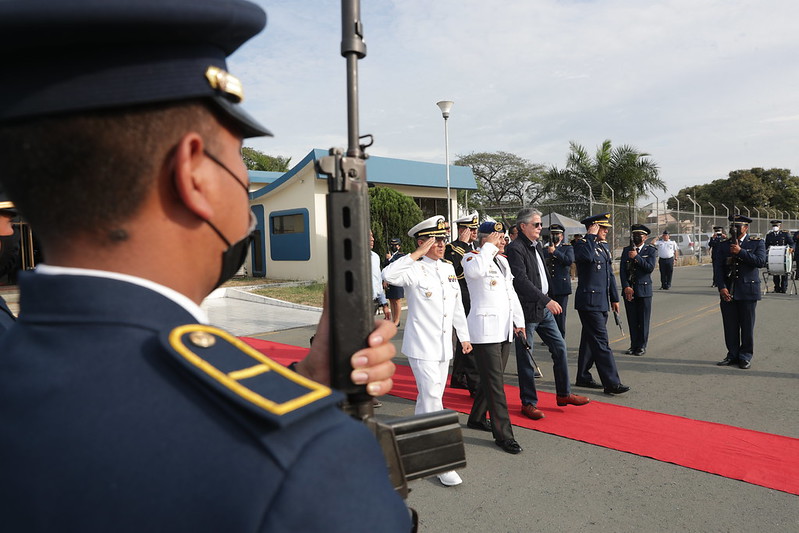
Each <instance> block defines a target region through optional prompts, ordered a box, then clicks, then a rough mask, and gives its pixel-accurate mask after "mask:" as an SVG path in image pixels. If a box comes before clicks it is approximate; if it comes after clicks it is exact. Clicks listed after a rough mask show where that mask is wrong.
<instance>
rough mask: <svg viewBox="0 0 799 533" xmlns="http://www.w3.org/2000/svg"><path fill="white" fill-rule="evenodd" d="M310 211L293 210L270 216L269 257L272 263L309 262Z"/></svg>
mask: <svg viewBox="0 0 799 533" xmlns="http://www.w3.org/2000/svg"><path fill="white" fill-rule="evenodd" d="M308 228H309V223H308V210H307V209H291V210H288V211H274V212H272V213H270V214H269V252H270V253H269V257H270V258H271V259H272V261H308V260H309V259H310V258H311V236H310V234H309V233H308Z"/></svg>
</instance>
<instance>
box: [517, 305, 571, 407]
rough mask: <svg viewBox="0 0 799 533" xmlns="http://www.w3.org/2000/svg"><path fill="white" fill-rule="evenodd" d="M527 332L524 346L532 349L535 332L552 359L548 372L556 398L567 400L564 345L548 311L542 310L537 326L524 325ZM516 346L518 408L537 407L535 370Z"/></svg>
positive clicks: (567, 366)
mask: <svg viewBox="0 0 799 533" xmlns="http://www.w3.org/2000/svg"><path fill="white" fill-rule="evenodd" d="M525 330H526V332H527V344H529V345H530V348H531V349H532V347H533V345H534V341H533V333H535V332H536V331H537V332H538V335H539V336H540V337H541V340H543V341H544V343H545V344H546V345H547V347H549V353H550V354H551V355H552V368H553V370H554V372H555V391H556V392H557V395H558V396H567V395H569V394H570V393H571V387H570V385H569V365H568V362H567V361H566V341H565V340H563V337H562V336H561V334H560V330H559V329H558V325H557V323H556V322H555V315H553V314H552V313H551V312H550V310H549V309H544V318H543V319H542V320H541V322H528V323H527V324H525ZM515 345H516V368H517V371H518V374H519V396H520V398H521V400H522V405H536V404H538V394H537V393H536V390H535V370H534V369H533V364H532V361H530V358H529V357H528V356H527V350H526V349H525V348H524V345H523V344H522V343H521V342H519V340H518V339H517V340H516V341H515Z"/></svg>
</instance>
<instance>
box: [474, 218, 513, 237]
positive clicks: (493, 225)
mask: <svg viewBox="0 0 799 533" xmlns="http://www.w3.org/2000/svg"><path fill="white" fill-rule="evenodd" d="M505 229H506V228H505V224H503V223H502V222H494V221H491V220H487V221H485V222H483V223H482V224H480V227H479V228H477V233H486V234H487V233H494V232H498V233H505Z"/></svg>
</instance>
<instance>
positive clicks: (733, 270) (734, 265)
mask: <svg viewBox="0 0 799 533" xmlns="http://www.w3.org/2000/svg"><path fill="white" fill-rule="evenodd" d="M732 214H733V220H732V223H731V224H730V243H731V244H732V243H735V244H738V239H739V235H738V227H737V226H736V225H735V198H733V200H732ZM727 261H729V263H728V264H729V265H730V271H729V273H728V274H727V290H728V291H729V292H730V298H733V297H734V296H735V280H737V279H738V256H737V255H736V256H734V257H733V255H732V253H730V257H729V258H727Z"/></svg>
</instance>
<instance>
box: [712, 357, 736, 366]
mask: <svg viewBox="0 0 799 533" xmlns="http://www.w3.org/2000/svg"><path fill="white" fill-rule="evenodd" d="M735 362H737V361H736V360H735V359H733V358H732V357H725V358H724V359H722V360H721V361H719V362H718V363H716V366H730V365H731V364H733V363H735Z"/></svg>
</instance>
